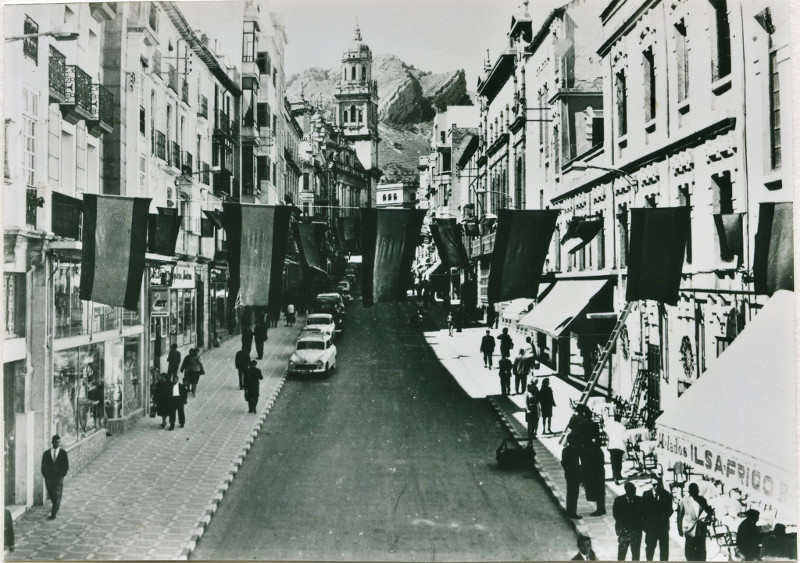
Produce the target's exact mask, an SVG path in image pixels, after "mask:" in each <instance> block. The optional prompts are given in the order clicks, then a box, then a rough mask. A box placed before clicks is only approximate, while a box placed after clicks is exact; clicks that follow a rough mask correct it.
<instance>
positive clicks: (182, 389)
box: [169, 375, 189, 430]
mask: <svg viewBox="0 0 800 563" xmlns="http://www.w3.org/2000/svg"><path fill="white" fill-rule="evenodd" d="M188 396H189V393H187V392H186V386H185V385H184V384H183V383H181V382H180V381H178V376H177V375H173V376H172V394H171V397H170V398H171V403H170V410H169V429H170V430H175V413H176V412H177V413H178V422H179V423H180V425H181V428H183V425H184V424H186V414H184V412H183V405H185V404H186V400H187V397H188Z"/></svg>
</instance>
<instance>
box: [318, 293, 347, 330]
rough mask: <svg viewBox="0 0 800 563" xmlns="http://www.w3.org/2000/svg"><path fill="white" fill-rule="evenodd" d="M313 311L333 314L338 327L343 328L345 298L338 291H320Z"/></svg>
mask: <svg viewBox="0 0 800 563" xmlns="http://www.w3.org/2000/svg"><path fill="white" fill-rule="evenodd" d="M311 312H312V313H328V314H329V315H333V320H334V322H335V323H336V328H337V329H341V328H342V321H344V300H343V299H342V296H341V295H339V294H338V293H320V294H319V295H317V298H316V299H315V300H314V306H313V307H312V309H311Z"/></svg>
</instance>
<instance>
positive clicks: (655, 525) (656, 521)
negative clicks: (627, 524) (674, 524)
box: [642, 473, 672, 561]
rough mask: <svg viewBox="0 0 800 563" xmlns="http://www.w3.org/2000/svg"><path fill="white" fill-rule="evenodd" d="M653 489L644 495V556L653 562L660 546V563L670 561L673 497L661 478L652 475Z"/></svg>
mask: <svg viewBox="0 0 800 563" xmlns="http://www.w3.org/2000/svg"><path fill="white" fill-rule="evenodd" d="M650 484H651V485H652V486H653V488H652V489H651V490H649V491H645V493H644V494H643V495H642V528H643V529H644V554H645V557H647V560H648V561H652V560H653V556H654V555H655V553H656V544H658V547H659V551H658V559H659V561H669V517H670V516H672V495H671V494H669V492H667V490H666V489H665V488H664V483H663V482H662V481H661V477H660V476H659V475H656V474H655V473H653V474H651V475H650Z"/></svg>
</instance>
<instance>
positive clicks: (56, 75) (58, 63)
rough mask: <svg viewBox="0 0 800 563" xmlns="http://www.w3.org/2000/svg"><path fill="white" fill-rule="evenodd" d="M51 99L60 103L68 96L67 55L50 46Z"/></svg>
mask: <svg viewBox="0 0 800 563" xmlns="http://www.w3.org/2000/svg"><path fill="white" fill-rule="evenodd" d="M48 68H49V76H50V80H49V82H50V101H51V102H54V103H58V104H60V103H61V102H63V101H64V100H65V99H66V98H67V82H66V80H67V57H65V56H64V55H63V54H62V53H61V52H60V51H59V50H58V49H56V48H55V47H53V46H52V45H51V46H50V64H49V67H48Z"/></svg>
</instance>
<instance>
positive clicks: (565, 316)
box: [519, 280, 608, 337]
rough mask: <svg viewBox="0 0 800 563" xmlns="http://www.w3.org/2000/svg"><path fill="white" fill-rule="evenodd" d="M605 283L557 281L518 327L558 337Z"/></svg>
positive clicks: (596, 281) (605, 281)
mask: <svg viewBox="0 0 800 563" xmlns="http://www.w3.org/2000/svg"><path fill="white" fill-rule="evenodd" d="M607 281H608V280H564V281H558V282H556V283H555V284H554V287H553V288H552V289H551V290H550V292H549V293H548V294H547V295H546V296H545V298H544V299H542V301H541V302H540V303H539V304H537V305H536V307H534V308H533V311H531V312H530V313H528V314H527V315H525V316H524V317H522V319H520V321H519V325H520V326H525V327H528V328H532V329H534V330H538V331H540V332H546V333H547V334H550V335H551V336H554V337H558V336H560V335H561V334H562V333H563V332H564V331H565V330H567V329H568V328H569V325H570V324H571V323H572V321H574V320H575V319H576V318H578V315H580V314H581V312H583V310H584V309H585V308H586V306H587V305H588V304H589V301H591V300H592V298H593V297H594V296H595V295H597V293H598V292H599V291H600V290H601V289H603V287H604V286H605V285H606V283H607Z"/></svg>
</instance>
